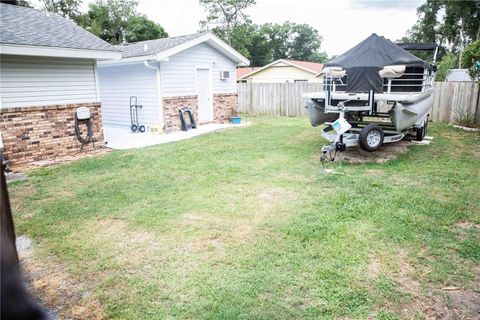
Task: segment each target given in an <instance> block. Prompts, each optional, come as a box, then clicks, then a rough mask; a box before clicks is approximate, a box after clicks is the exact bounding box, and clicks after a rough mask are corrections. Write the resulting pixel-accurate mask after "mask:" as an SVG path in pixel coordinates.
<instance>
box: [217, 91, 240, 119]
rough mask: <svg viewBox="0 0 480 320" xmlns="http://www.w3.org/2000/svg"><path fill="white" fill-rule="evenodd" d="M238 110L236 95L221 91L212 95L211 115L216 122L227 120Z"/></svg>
mask: <svg viewBox="0 0 480 320" xmlns="http://www.w3.org/2000/svg"><path fill="white" fill-rule="evenodd" d="M237 112H238V95H237V94H236V93H222V94H214V95H213V115H214V120H215V121H216V122H228V121H229V120H230V117H231V116H232V115H236V114H237Z"/></svg>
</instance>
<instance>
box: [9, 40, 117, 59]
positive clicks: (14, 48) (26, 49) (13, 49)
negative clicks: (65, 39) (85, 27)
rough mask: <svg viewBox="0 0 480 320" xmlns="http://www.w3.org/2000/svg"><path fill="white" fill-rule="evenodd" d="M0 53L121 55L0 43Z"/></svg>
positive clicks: (101, 51) (83, 56)
mask: <svg viewBox="0 0 480 320" xmlns="http://www.w3.org/2000/svg"><path fill="white" fill-rule="evenodd" d="M0 54H10V55H18V56H42V57H62V58H86V59H99V60H102V59H120V58H121V57H122V53H121V52H119V51H106V50H88V49H73V48H60V47H41V46H25V45H17V44H0Z"/></svg>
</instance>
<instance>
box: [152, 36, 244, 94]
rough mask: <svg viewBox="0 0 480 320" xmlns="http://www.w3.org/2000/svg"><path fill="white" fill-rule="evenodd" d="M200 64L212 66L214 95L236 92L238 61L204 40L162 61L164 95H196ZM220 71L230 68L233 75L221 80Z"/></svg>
mask: <svg viewBox="0 0 480 320" xmlns="http://www.w3.org/2000/svg"><path fill="white" fill-rule="evenodd" d="M198 67H200V68H205V67H208V68H210V69H211V73H210V74H211V76H212V89H213V94H218V93H235V92H236V90H237V87H236V81H237V79H236V78H237V77H236V67H237V65H236V63H235V62H234V61H232V60H230V59H229V58H228V57H226V56H225V55H224V54H222V53H220V52H219V51H217V50H215V49H214V48H212V47H211V46H209V45H208V44H206V43H201V44H198V45H196V46H194V47H192V48H189V49H187V50H184V51H182V52H179V53H177V54H175V55H173V56H171V57H169V60H168V61H165V62H161V64H160V69H161V83H162V94H163V96H165V97H172V96H188V95H196V94H197V93H196V88H195V84H196V81H195V77H196V68H198ZM220 71H230V78H229V79H226V80H220Z"/></svg>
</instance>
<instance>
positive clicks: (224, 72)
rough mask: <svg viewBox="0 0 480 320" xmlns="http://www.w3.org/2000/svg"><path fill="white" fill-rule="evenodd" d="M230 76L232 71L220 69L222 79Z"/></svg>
mask: <svg viewBox="0 0 480 320" xmlns="http://www.w3.org/2000/svg"><path fill="white" fill-rule="evenodd" d="M229 78H230V71H220V80H226V79H229Z"/></svg>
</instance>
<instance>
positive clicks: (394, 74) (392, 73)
mask: <svg viewBox="0 0 480 320" xmlns="http://www.w3.org/2000/svg"><path fill="white" fill-rule="evenodd" d="M405 69H406V66H404V65H398V66H385V67H383V69H382V70H380V71H378V73H379V74H380V78H400V77H401V76H403V74H404V73H405Z"/></svg>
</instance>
